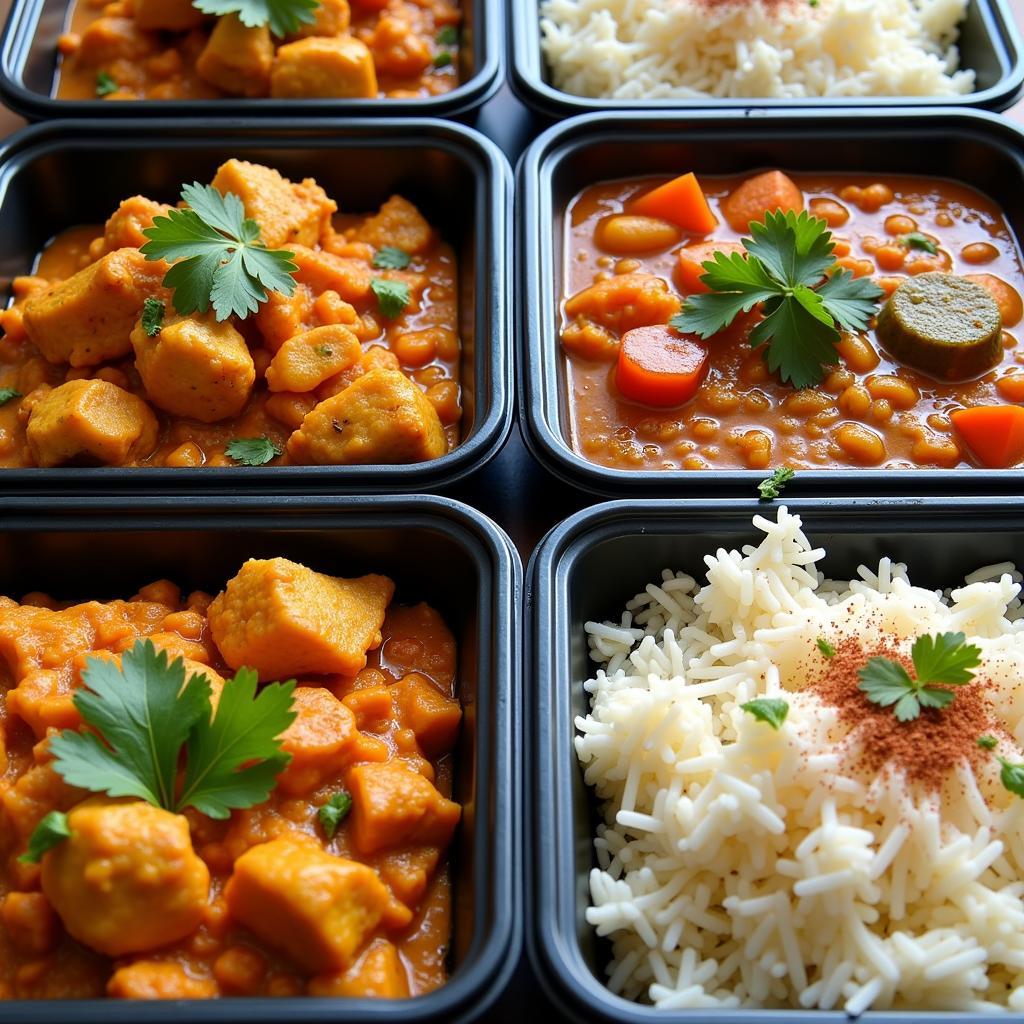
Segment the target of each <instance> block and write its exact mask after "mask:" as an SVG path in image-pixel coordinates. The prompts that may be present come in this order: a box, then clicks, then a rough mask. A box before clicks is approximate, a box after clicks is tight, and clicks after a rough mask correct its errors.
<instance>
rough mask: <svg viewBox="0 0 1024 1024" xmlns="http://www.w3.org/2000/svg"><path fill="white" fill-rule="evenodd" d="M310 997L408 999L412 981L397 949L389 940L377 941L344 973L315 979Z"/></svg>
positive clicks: (311, 985)
mask: <svg viewBox="0 0 1024 1024" xmlns="http://www.w3.org/2000/svg"><path fill="white" fill-rule="evenodd" d="M309 994H310V995H311V996H326V997H329V998H337V997H339V996H347V997H348V998H350V999H367V998H374V999H407V998H408V997H409V978H408V976H407V975H406V973H405V965H404V964H403V963H402V958H401V957H400V956H399V953H398V950H397V948H396V947H395V946H393V945H392V944H391V943H390V942H388V941H387V940H386V939H374V941H373V942H371V943H370V945H369V946H368V947H367V949H366V952H364V953H363V955H362V956H361V957H360V958H359V960H358V961H357V962H356V963H354V964H353V965H352V966H351V967H350V968H349V969H348V970H347V971H345V972H344V973H340V974H339V973H336V974H321V975H319V976H317V977H315V978H311V979H310V982H309Z"/></svg>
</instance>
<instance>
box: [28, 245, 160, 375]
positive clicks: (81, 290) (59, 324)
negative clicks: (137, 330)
mask: <svg viewBox="0 0 1024 1024" xmlns="http://www.w3.org/2000/svg"><path fill="white" fill-rule="evenodd" d="M166 273H167V264H166V263H164V262H163V261H162V260H156V261H153V262H151V261H149V260H147V259H146V257H145V256H143V255H142V253H140V252H139V250H138V249H134V248H124V249H118V250H117V251H116V252H111V253H107V255H106V256H104V257H103V258H102V259H100V260H97V261H96V262H95V263H93V264H91V265H90V266H88V267H86V268H85V269H84V270H80V271H78V273H77V274H74V275H73V276H72V277H69V278H68V279H67V280H66V281H61V282H60V283H58V284H55V285H53V286H52V287H50V288H47V289H46V291H44V292H39V293H38V294H35V295H33V296H32V297H31V298H29V299H28V300H27V301H26V302H25V307H24V310H25V330H26V331H27V332H28V336H29V339H30V340H31V341H32V343H33V344H34V345H35V346H36V348H38V349H39V351H40V352H41V353H42V354H43V356H44V357H45V358H46V359H48V360H49V361H50V362H51V363H70V364H71V365H72V366H96V365H98V364H99V363H105V362H107V361H108V360H110V359H118V358H120V357H121V356H123V355H127V354H128V353H129V352H131V350H132V343H131V340H130V337H131V333H132V328H133V327H134V326H135V322H136V320H138V319H139V314H140V313H141V312H142V304H143V303H144V302H145V301H146V299H147V298H148V297H150V296H153V297H156V298H161V299H166V298H167V296H168V293H167V291H166V289H164V288H163V287H162V285H161V282H162V281H163V277H164V274H166Z"/></svg>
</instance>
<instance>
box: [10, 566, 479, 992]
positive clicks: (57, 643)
mask: <svg viewBox="0 0 1024 1024" xmlns="http://www.w3.org/2000/svg"><path fill="white" fill-rule="evenodd" d="M25 602H26V603H31V604H37V605H40V606H41V607H44V608H45V607H53V608H56V607H58V606H57V605H56V604H55V603H54V602H53V601H51V599H50V598H48V597H47V596H46V595H42V594H30V595H27V597H26V598H25ZM209 602H210V597H209V595H206V594H202V593H198V592H197V593H194V594H191V595H189V596H188V597H187V598H186V597H183V596H182V595H180V594H179V592H178V590H177V588H176V587H174V586H173V585H172V584H170V583H168V582H167V581H160V582H158V583H155V584H152V585H151V586H148V587H144V588H143V589H142V590H141V591H140V593H139V594H138V595H137V596H136V597H135V598H133V599H132V600H131V601H130V602H117V601H114V602H106V603H102V604H101V603H98V602H89V603H87V604H83V605H77V606H73V607H70V608H67V609H66V610H64V611H62V612H60V613H59V614H56V615H52V616H49V618H48V620H46V619H44V620H40V621H38V622H36V623H35V624H33V625H31V626H29V627H26V626H24V625H22V626H21V627H17V628H16V627H15V625H14V624H13V623H12V621H11V620H8V621H7V622H6V623H5V622H4V616H3V612H4V611H5V610H7V609H11V608H16V606H15V605H14V603H13V602H11V601H8V600H7V599H5V598H0V650H2V652H3V653H4V654H5V655H6V657H4V658H0V999H70V998H93V997H102V996H104V995H111V996H117V997H121V998H212V997H217V996H294V995H303V994H309V995H319V996H377V997H385V998H401V997H405V996H414V995H419V994H423V993H426V992H430V991H432V990H434V989H436V988H438V987H440V986H441V985H443V984H444V983H445V981H446V978H447V972H446V958H447V950H448V943H449V936H450V932H451V883H450V879H449V871H448V866H447V860H446V856H445V851H444V850H443V849H438V848H437V847H434V846H430V845H429V844H422V845H420V844H417V843H416V841H415V838H413V841H412V842H407V843H405V844H400V845H398V846H395V845H393V844H391V845H390V846H389V847H387V848H385V849H383V850H380V851H379V852H377V853H374V854H373V855H372V856H366V857H360V856H359V854H357V853H355V852H354V851H353V849H352V845H351V840H350V828H349V823H350V822H351V820H352V815H350V816H349V818H348V819H346V820H345V821H343V822H342V823H341V825H340V827H339V829H338V832H337V834H336V835H335V837H334V839H333V840H328V839H327V838H326V836H325V834H324V832H323V831H322V829H321V828H320V826H319V825H318V823H317V811H318V809H319V808H320V807H321V806H322V805H324V804H325V803H326V802H327V801H328V800H329V798H330V797H331V795H332V794H333V793H335V792H337V791H338V790H339V789H340V788H343V787H344V786H345V785H346V776H347V773H348V771H349V769H350V768H351V767H352V765H353V762H354V763H356V764H358V763H360V762H361V761H365V762H368V763H379V762H382V761H387V762H389V763H391V762H395V763H400V764H402V765H404V766H405V767H406V768H409V769H412V771H414V772H417V773H419V774H420V775H423V776H426V778H427V779H429V780H431V781H432V782H433V784H434V786H435V787H436V788H437V790H438V791H439V792H440V794H441V795H442V796H444V797H449V796H450V795H451V792H452V756H451V754H450V749H451V745H452V743H453V741H454V731H453V726H454V730H457V728H458V717H459V710H458V708H459V705H458V703H457V701H455V700H454V699H453V697H454V693H455V672H456V645H455V641H454V638H453V637H452V635H451V633H450V632H449V630H448V628H447V627H446V626H445V624H444V622H443V621H442V619H441V617H440V616H439V615H438V613H437V612H435V611H434V610H433V609H432V608H430V607H428V606H427V605H425V604H419V605H415V606H411V607H409V606H405V607H403V606H392V607H391V608H390V609H389V610H388V612H387V616H386V618H385V620H384V625H383V628H382V630H381V632H382V635H383V644H382V645H381V647H380V648H378V650H376V651H371V652H370V655H369V660H368V663H367V666H366V668H364V669H363V670H362V671H360V672H359V673H358V674H357V675H356V676H354V677H351V678H346V677H343V676H314V677H308V676H307V677H300V679H299V690H312V689H313V688H319V687H325V688H326V689H327V690H328V691H329V694H328V695H326V696H325V697H324V698H322V699H321V703H322V700H326V701H327V703H328V704H331V703H332V702H333V701H334V698H340V700H341V702H342V703H343V704H344V705H345V706H346V707H347V708H348V709H349V711H350V712H351V713H352V714H353V715H354V716H355V723H356V726H357V728H358V733H357V734H355V738H354V741H353V742H350V743H349V744H348V746H347V747H346V750H347V751H348V753H347V754H346V757H347V758H348V762H349V763H348V764H346V765H345V767H344V768H343V769H341V770H339V769H338V768H336V767H335V768H333V769H332V768H329V767H325V766H326V765H327V764H328V760H329V759H331V758H333V759H334V761H337V759H338V754H337V752H335V753H333V754H332V753H330V750H331V749H333V748H331V743H332V742H333V743H335V745H336V739H335V737H333V736H327V737H325V736H324V735H322V734H321V733H320V732H318V727H317V724H316V721H314V720H313V719H311V718H307V719H306V720H305V724H304V725H301V727H300V724H301V723H302V722H303V719H302V718H301V717H300V719H299V722H297V723H296V725H294V726H292V730H294V731H295V732H296V738H295V739H294V740H293V741H292V742H293V743H296V744H298V746H295V747H294V753H293V762H292V765H291V766H289V769H291V770H293V775H292V777H291V782H289V783H288V784H282V779H284V778H285V776H284V775H283V776H280V777H279V778H278V785H277V789H275V791H274V792H273V794H272V795H271V797H270V799H269V800H268V801H266V802H265V803H263V804H259V805H257V806H255V807H251V808H249V809H247V810H236V811H234V812H233V813H232V814H231V817H230V818H229V819H228V820H225V821H215V820H213V819H211V818H207V817H205V816H203V815H201V814H199V813H197V812H196V811H195V810H193V809H189V810H187V811H186V812H185V817H186V818H187V820H188V824H189V828H190V831H191V839H192V845H193V847H194V849H195V852H196V853H197V854H198V855H199V857H200V858H202V860H203V861H204V862H205V863H206V865H207V867H208V868H209V873H210V891H209V902H208V904H207V905H206V906H205V907H204V910H203V917H202V921H201V923H200V925H199V927H198V928H197V929H196V930H195V931H194V932H193V933H192V934H191V935H190V936H189V937H187V938H186V939H184V940H182V941H180V942H176V943H173V944H171V945H169V946H164V947H162V948H159V949H156V950H153V951H151V952H146V953H139V954H131V955H126V956H122V957H118V958H117V959H110V958H107V957H105V956H101V955H99V954H97V953H95V952H92V951H91V950H89V949H87V948H86V947H85V946H83V945H81V944H79V943H78V942H76V941H74V940H73V939H72V938H70V937H69V936H68V935H67V933H66V932H65V931H64V929H63V927H62V926H61V922H60V919H59V918H58V917H57V915H56V914H55V913H54V910H53V908H52V907H51V906H50V904H49V902H48V901H47V898H46V896H44V895H43V893H42V892H40V891H39V890H40V868H39V866H38V865H30V864H25V863H21V862H19V861H18V859H17V858H18V855H19V854H20V853H22V852H24V849H25V844H26V842H27V840H28V837H29V835H30V834H31V833H32V831H33V829H34V828H35V826H36V824H37V823H38V822H39V820H40V819H41V818H42V817H43V816H44V815H46V814H47V813H48V812H49V811H51V810H68V809H69V808H71V807H72V806H74V805H76V804H78V803H79V802H80V801H81V800H82V799H83V798H84V797H86V796H88V794H86V793H83V792H82V791H81V790H77V789H74V788H72V787H71V786H69V785H68V784H67V783H65V782H64V781H63V779H61V778H60V777H59V776H58V775H57V774H56V773H55V772H54V771H53V769H52V768H51V767H50V764H49V757H48V755H47V753H46V748H45V744H44V743H41V742H40V737H39V730H40V728H42V729H43V733H44V735H45V729H46V727H47V726H48V727H49V728H51V729H52V728H57V727H59V726H60V725H62V724H63V725H65V726H69V727H70V726H74V725H75V723H74V722H67V721H65V722H62V721H61V720H60V719H61V707H62V706H65V707H69V706H70V693H69V692H68V689H67V685H68V684H67V682H66V681H65V683H64V684H61V685H60V687H59V688H60V689H61V691H62V692H60V693H57V692H51V691H50V690H48V689H47V686H46V684H47V680H48V679H51V678H54V677H57V676H59V677H61V678H62V679H65V680H67V679H68V678H70V677H71V676H72V675H77V673H78V672H79V671H80V669H81V667H82V665H83V662H84V654H86V653H88V651H89V645H88V642H87V641H85V642H83V640H82V637H84V636H87V635H91V634H92V633H93V631H95V639H94V648H93V649H94V650H97V651H123V650H126V649H128V648H129V647H131V646H132V644H133V643H134V642H135V640H136V638H137V637H139V636H149V637H151V638H152V640H153V642H154V643H155V644H156V646H157V647H158V648H161V649H164V650H168V651H169V652H170V654H171V656H172V657H173V656H183V657H186V658H189V659H192V660H193V664H192V665H191V667H190V671H198V670H202V668H203V664H194V662H198V661H200V660H202V661H203V662H204V663H206V664H208V665H209V667H210V668H212V669H213V670H215V671H217V672H220V673H221V674H226V675H230V671H229V670H227V669H226V668H225V666H224V663H223V661H222V659H221V656H220V654H219V652H218V651H217V648H216V646H215V645H214V643H213V641H212V639H211V637H210V631H209V624H208V622H207V618H206V608H207V606H208V604H209ZM15 634H16V635H15ZM15 649H17V651H18V652H19V655H18V657H20V658H21V659H22V660H24V661H28V662H36V661H38V662H40V663H41V664H42V665H45V666H46V667H45V668H40V669H38V670H35V671H34V672H33V673H32V674H31V677H30V678H29V682H28V683H27V684H26V683H24V682H23V683H22V686H23V687H25V690H23V692H22V694H21V696H22V697H24V698H25V702H23V703H24V707H25V710H26V713H28V709H29V708H33V709H34V712H38V715H39V716H40V720H39V721H36V722H35V728H34V729H33V728H31V727H30V726H29V725H28V723H27V722H26V721H25V720H24V718H22V717H19V716H18V715H16V714H14V713H13V712H9V711H8V710H7V703H8V695H9V694H10V693H12V692H13V691H12V690H11V687H13V686H14V685H15V684H16V683H17V682H18V680H17V679H15V678H14V676H13V674H12V673H11V671H10V670H9V669H8V667H7V664H8V661H9V660H10V659H11V658H12V657H15V655H14V654H13V652H14V650H15ZM33 678H34V680H35V681H34V682H33ZM424 690H426V691H428V693H427V694H426V695H422V691H424ZM297 692H298V691H297ZM330 694H333V697H331V696H330ZM431 694H433V696H431ZM311 699H312V698H311ZM439 704H441V705H443V706H444V708H447V710H442V709H439V708H438V705H439ZM313 706H314V707H316V708H319V707H320V706H321V705H320V704H314V705H313ZM427 707H433V708H435V711H438V712H439V713H441V715H442V717H441V718H435V719H434V720H433V721H434V724H435V726H436V725H437V723H438V722H442V721H443V723H444V724H443V725H441V726H440V729H439V731H437V732H435V733H433V734H432V737H431V739H432V741H434V746H433V749H431V752H430V755H429V756H428V755H427V754H426V753H424V751H423V750H422V749H421V746H420V745H419V743H418V741H417V737H418V736H420V735H421V734H422V730H423V729H424V728H425V727H426V728H428V729H429V728H433V726H430V725H429V724H427V725H426V726H425V725H424V723H425V722H428V723H429V715H428V714H427V713H426V711H425V709H426V708H427ZM34 712H33V717H35V715H34ZM342 713H344V714H345V715H346V716H347V714H348V712H342ZM335 714H337V712H335ZM64 717H65V718H66V717H67V712H64ZM292 730H290V732H291V731H292ZM416 730H419V732H417V731H416ZM288 735H289V734H285V748H286V749H289V747H288V742H289V741H288ZM303 737H305V738H303ZM438 737H441V740H440V742H438ZM424 742H425V741H424ZM303 743H309V744H310V746H309V747H308V748H307V749H306V750H305V751H303V750H302V744H303ZM426 745H427V746H428V747H429V746H431V744H430V743H427V744H426ZM300 759H301V760H300ZM332 763H333V762H332ZM300 764H301V765H302V766H304V767H303V768H302V771H303V772H305V773H311V774H312V777H313V779H314V782H313V784H312V788H310V786H309V785H306V784H305V781H304V780H305V779H306V778H307V777H308V775H303V774H295V773H294V772H295V769H296V768H298V767H299V766H300ZM289 769H286V770H285V775H287V774H288V772H289ZM325 771H326V772H327V773H328V774H326V775H325V774H324V772H325ZM295 833H300V834H304V835H307V836H309V837H311V838H312V839H313V840H315V841H316V842H317V843H318V844H319V845H320V846H321V847H322V848H323V849H324V850H326V851H327V852H328V853H330V854H334V855H337V856H340V857H346V858H351V859H353V860H358V861H361V862H362V863H365V864H368V865H370V866H371V867H373V868H375V869H376V870H377V872H378V873H379V876H380V878H381V880H382V881H383V882H384V883H385V885H386V886H387V889H388V890H389V891H390V893H391V898H392V899H393V900H394V901H395V906H396V907H397V908H398V910H400V911H401V912H402V914H403V915H405V920H407V921H409V923H408V924H407V925H405V926H404V927H403V926H402V925H401V923H400V921H401V917H400V916H399V917H398V921H399V923H398V924H396V923H395V920H396V916H395V915H393V914H392V915H389V916H386V917H385V919H384V921H382V922H381V924H380V925H378V926H377V930H376V931H375V932H373V933H372V934H371V936H370V938H369V940H368V941H367V942H366V944H365V945H364V946H363V948H362V950H361V951H360V952H359V953H358V954H357V958H356V960H355V962H354V963H353V964H352V965H351V967H350V968H349V969H348V970H346V971H343V972H340V973H338V974H333V975H331V974H328V975H319V976H316V977H313V976H312V974H313V972H312V971H310V970H309V969H308V968H306V967H304V964H303V963H301V962H297V961H294V960H289V959H288V958H286V957H285V956H283V955H282V954H281V953H280V952H279V951H276V950H274V949H272V948H270V947H269V946H268V945H267V943H265V942H262V941H261V940H260V939H259V938H258V937H256V936H255V935H254V934H252V932H251V931H249V930H248V929H247V928H245V927H243V926H241V925H240V924H239V923H237V922H235V921H233V920H232V919H231V915H230V913H229V910H228V906H227V903H226V901H225V898H224V887H225V884H226V882H227V881H228V879H229V878H230V876H231V874H232V868H233V864H234V862H235V861H236V860H237V859H238V858H239V857H240V856H242V854H244V853H245V852H246V851H247V850H249V849H251V848H252V847H254V846H255V845H256V844H259V843H265V842H267V841H270V840H274V839H275V838H278V837H282V836H288V835H294V834H295ZM405 908H408V910H406V909H405ZM410 917H411V920H410ZM385 922H387V923H385Z"/></svg>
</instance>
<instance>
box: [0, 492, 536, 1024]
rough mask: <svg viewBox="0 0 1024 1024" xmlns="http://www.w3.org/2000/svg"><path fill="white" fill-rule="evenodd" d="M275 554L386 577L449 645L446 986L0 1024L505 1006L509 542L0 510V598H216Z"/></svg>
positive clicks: (398, 505) (514, 740)
mask: <svg viewBox="0 0 1024 1024" xmlns="http://www.w3.org/2000/svg"><path fill="white" fill-rule="evenodd" d="M278 555H280V556H284V557H287V558H293V559H296V560H299V561H301V562H303V564H305V565H308V566H310V567H311V568H313V569H316V570H318V571H322V572H327V573H331V574H335V575H347V576H354V575H359V574H361V573H366V572H379V573H384V574H387V575H389V576H391V577H392V578H393V579H394V580H395V582H396V584H397V590H396V595H395V600H396V601H399V602H405V603H409V602H417V601H421V600H422V601H427V602H428V603H430V604H432V605H433V606H434V607H436V608H437V609H438V610H439V611H440V612H441V614H442V615H443V616H444V619H445V621H446V623H447V624H448V626H449V627H450V628H451V630H452V632H453V633H454V634H455V638H456V641H457V642H458V645H459V672H458V683H457V686H458V689H459V697H460V699H461V700H462V702H463V706H464V709H465V714H464V718H463V727H462V735H461V739H460V744H459V748H458V751H457V753H456V758H457V760H456V768H455V795H454V797H453V798H454V799H456V800H458V801H459V802H460V803H462V804H463V808H464V810H463V821H462V824H461V825H460V826H459V831H458V832H457V833H456V837H455V841H454V843H453V845H452V854H451V856H452V858H453V867H452V879H453V895H454V900H453V914H452V924H453V932H452V946H451V952H450V964H449V969H450V980H449V982H448V984H447V985H445V986H444V987H443V988H441V989H439V990H437V991H436V992H433V993H430V994H428V995H424V996H420V997H418V998H416V999H412V1000H385V1001H377V1000H368V999H360V1000H352V999H313V998H299V999H285V1000H280V999H269V998H268V999H252V998H249V999H221V1000H212V1001H205V1002H204V1001H200V1002H193V1003H182V1002H180V1001H179V1002H170V1003H160V1002H157V1003H147V1004H145V1006H144V1007H143V1006H140V1004H138V1003H132V1002H120V1001H118V1000H88V1001H73V1002H63V1001H32V1002H28V1001H24V1002H7V1003H0V1021H2V1022H4V1024H13V1022H25V1024H52V1022H57V1021H60V1024H119V1022H125V1024H127V1022H129V1021H139V1020H145V1021H146V1022H161V1021H162V1022H168V1024H170V1022H172V1021H173V1022H177V1021H181V1020H184V1019H188V1020H190V1021H196V1022H204V1021H205V1022H210V1024H233V1022H243V1021H244V1022H267V1024H271V1022H277V1021H281V1020H289V1021H297V1022H310V1024H311V1022H329V1021H346V1022H375V1024H385V1022H390V1021H402V1022H403V1024H404V1022H408V1021H416V1022H428V1021H430V1022H432V1021H444V1022H448V1021H453V1022H468V1021H470V1020H474V1019H478V1018H479V1017H480V1016H481V1015H484V1014H485V1013H486V1012H487V1011H488V1009H489V1008H490V1007H492V1005H493V1003H494V1001H495V1000H496V999H497V998H498V997H499V996H500V994H501V993H502V991H503V989H504V988H505V986H506V985H507V983H508V980H509V976H510V973H511V971H512V969H513V967H514V966H515V963H516V960H517V958H518V955H519V950H520V944H521V938H522V936H521V931H522V929H521V906H520V903H521V886H520V877H521V872H522V867H521V857H520V849H519V840H518V837H519V834H520V825H519V815H520V807H519V803H520V790H519V780H520V777H521V761H520V723H519V714H520V681H519V675H520V673H519V659H520V624H519V615H520V608H519V602H520V597H521V583H522V570H521V566H520V563H519V557H518V555H516V554H515V552H514V551H513V549H512V547H511V544H510V542H509V540H508V538H507V537H506V536H505V534H504V533H502V531H501V530H499V529H498V528H497V527H496V526H495V525H494V524H493V523H492V522H491V521H490V520H488V519H487V518H486V517H485V516H482V515H480V513H478V512H475V511H474V510H473V509H471V508H469V507H468V506H466V505H462V504H459V503H458V502H453V501H449V500H444V499H440V498H434V497H406V498H378V497H364V498H348V499H322V500H309V499H291V500H288V499H273V500H259V501H257V500H255V499H249V498H234V499H224V500H223V501H221V502H215V501H198V500H192V501H190V502H189V505H188V508H187V509H183V508H181V507H180V506H176V505H171V504H170V503H168V502H166V501H163V502H161V501H145V500H140V501H138V502H133V503H132V504H131V506H130V508H128V507H126V506H124V505H118V504H117V503H116V502H112V501H110V500H105V499H94V500H92V501H88V500H84V501H82V502H80V503H75V504H74V505H72V504H71V503H68V504H67V505H64V506H62V507H61V512H60V514H57V515H52V516H47V515H46V514H45V513H40V512H39V510H38V503H37V502H34V501H29V500H22V501H20V502H19V501H17V500H14V501H10V502H4V503H3V504H2V506H0V593H3V594H9V595H12V596H15V597H17V596H20V595H21V594H22V593H25V592H27V591H31V590H44V591H47V592H48V593H50V594H53V595H54V596H56V597H58V598H63V599H69V600H72V599H93V598H95V599H109V598H113V597H128V596H130V595H131V594H133V593H135V592H136V591H137V590H138V588H139V587H140V586H141V585H143V584H145V583H148V582H152V581H153V580H155V579H160V578H167V579H170V580H173V581H174V582H175V583H177V584H179V585H180V586H181V587H182V589H183V590H187V589H191V588H201V589H205V590H208V591H212V592H216V591H218V590H220V589H222V588H223V586H224V584H225V583H226V582H227V580H228V579H230V578H231V577H232V576H233V575H234V574H235V573H236V572H237V571H238V569H239V567H240V566H241V564H242V562H243V561H244V560H245V559H246V558H251V557H273V556H278Z"/></svg>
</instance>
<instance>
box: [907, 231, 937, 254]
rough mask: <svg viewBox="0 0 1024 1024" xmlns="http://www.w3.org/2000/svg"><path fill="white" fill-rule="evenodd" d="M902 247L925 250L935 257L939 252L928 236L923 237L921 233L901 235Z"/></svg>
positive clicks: (912, 232)
mask: <svg viewBox="0 0 1024 1024" xmlns="http://www.w3.org/2000/svg"><path fill="white" fill-rule="evenodd" d="M900 245H903V246H906V247H907V248H908V249H923V250H924V251H925V252H928V253H931V254H932V255H933V256H934V255H935V254H936V253H937V252H938V251H939V250H938V247H937V246H936V245H935V243H934V242H933V241H932V240H931V239H930V238H929V237H928V236H927V235H922V234H921V232H920V231H911V232H910V234H907V235H900Z"/></svg>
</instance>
